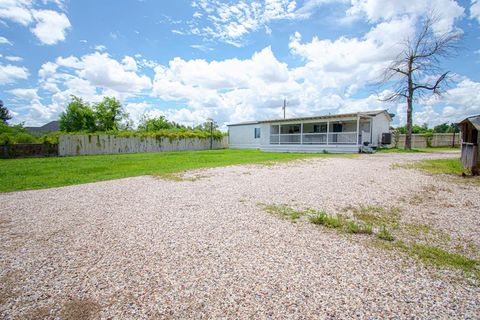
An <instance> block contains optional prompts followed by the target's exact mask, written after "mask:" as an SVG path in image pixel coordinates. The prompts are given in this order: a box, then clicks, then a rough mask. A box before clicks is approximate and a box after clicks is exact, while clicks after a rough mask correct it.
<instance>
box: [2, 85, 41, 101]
mask: <svg viewBox="0 0 480 320" xmlns="http://www.w3.org/2000/svg"><path fill="white" fill-rule="evenodd" d="M9 92H10V93H11V94H13V95H14V96H15V97H17V98H19V99H22V100H34V99H40V98H39V97H38V94H37V89H23V88H17V89H13V90H10V91H9Z"/></svg>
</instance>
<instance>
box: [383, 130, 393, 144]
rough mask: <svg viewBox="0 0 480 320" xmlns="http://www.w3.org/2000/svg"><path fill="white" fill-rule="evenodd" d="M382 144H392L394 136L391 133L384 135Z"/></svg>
mask: <svg viewBox="0 0 480 320" xmlns="http://www.w3.org/2000/svg"><path fill="white" fill-rule="evenodd" d="M382 144H383V145H386V144H392V134H391V133H386V132H384V133H382Z"/></svg>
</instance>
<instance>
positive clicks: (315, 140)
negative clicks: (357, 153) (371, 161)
mask: <svg viewBox="0 0 480 320" xmlns="http://www.w3.org/2000/svg"><path fill="white" fill-rule="evenodd" d="M357 139H358V138H357V132H330V133H303V134H300V133H288V134H270V144H353V145H356V144H357Z"/></svg>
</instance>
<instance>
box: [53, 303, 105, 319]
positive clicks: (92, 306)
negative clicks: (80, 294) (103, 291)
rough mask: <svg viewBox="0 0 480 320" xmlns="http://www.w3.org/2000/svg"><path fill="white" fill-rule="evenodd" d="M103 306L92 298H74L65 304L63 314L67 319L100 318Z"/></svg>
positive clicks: (63, 317)
mask: <svg viewBox="0 0 480 320" xmlns="http://www.w3.org/2000/svg"><path fill="white" fill-rule="evenodd" d="M100 311H101V307H100V305H99V304H98V303H96V302H95V301H93V300H90V299H74V300H71V301H68V302H67V303H65V304H64V305H63V308H62V311H61V315H62V319H65V320H87V319H95V318H98V316H99V313H100Z"/></svg>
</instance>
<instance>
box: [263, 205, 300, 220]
mask: <svg viewBox="0 0 480 320" xmlns="http://www.w3.org/2000/svg"><path fill="white" fill-rule="evenodd" d="M259 205H260V206H262V207H263V210H265V211H266V212H268V213H271V214H274V215H276V216H279V217H280V218H282V219H287V220H291V221H293V222H295V221H297V220H298V219H300V218H301V217H302V216H303V215H304V214H305V213H304V212H303V211H299V210H295V209H293V208H291V207H289V206H287V205H276V204H259Z"/></svg>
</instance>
